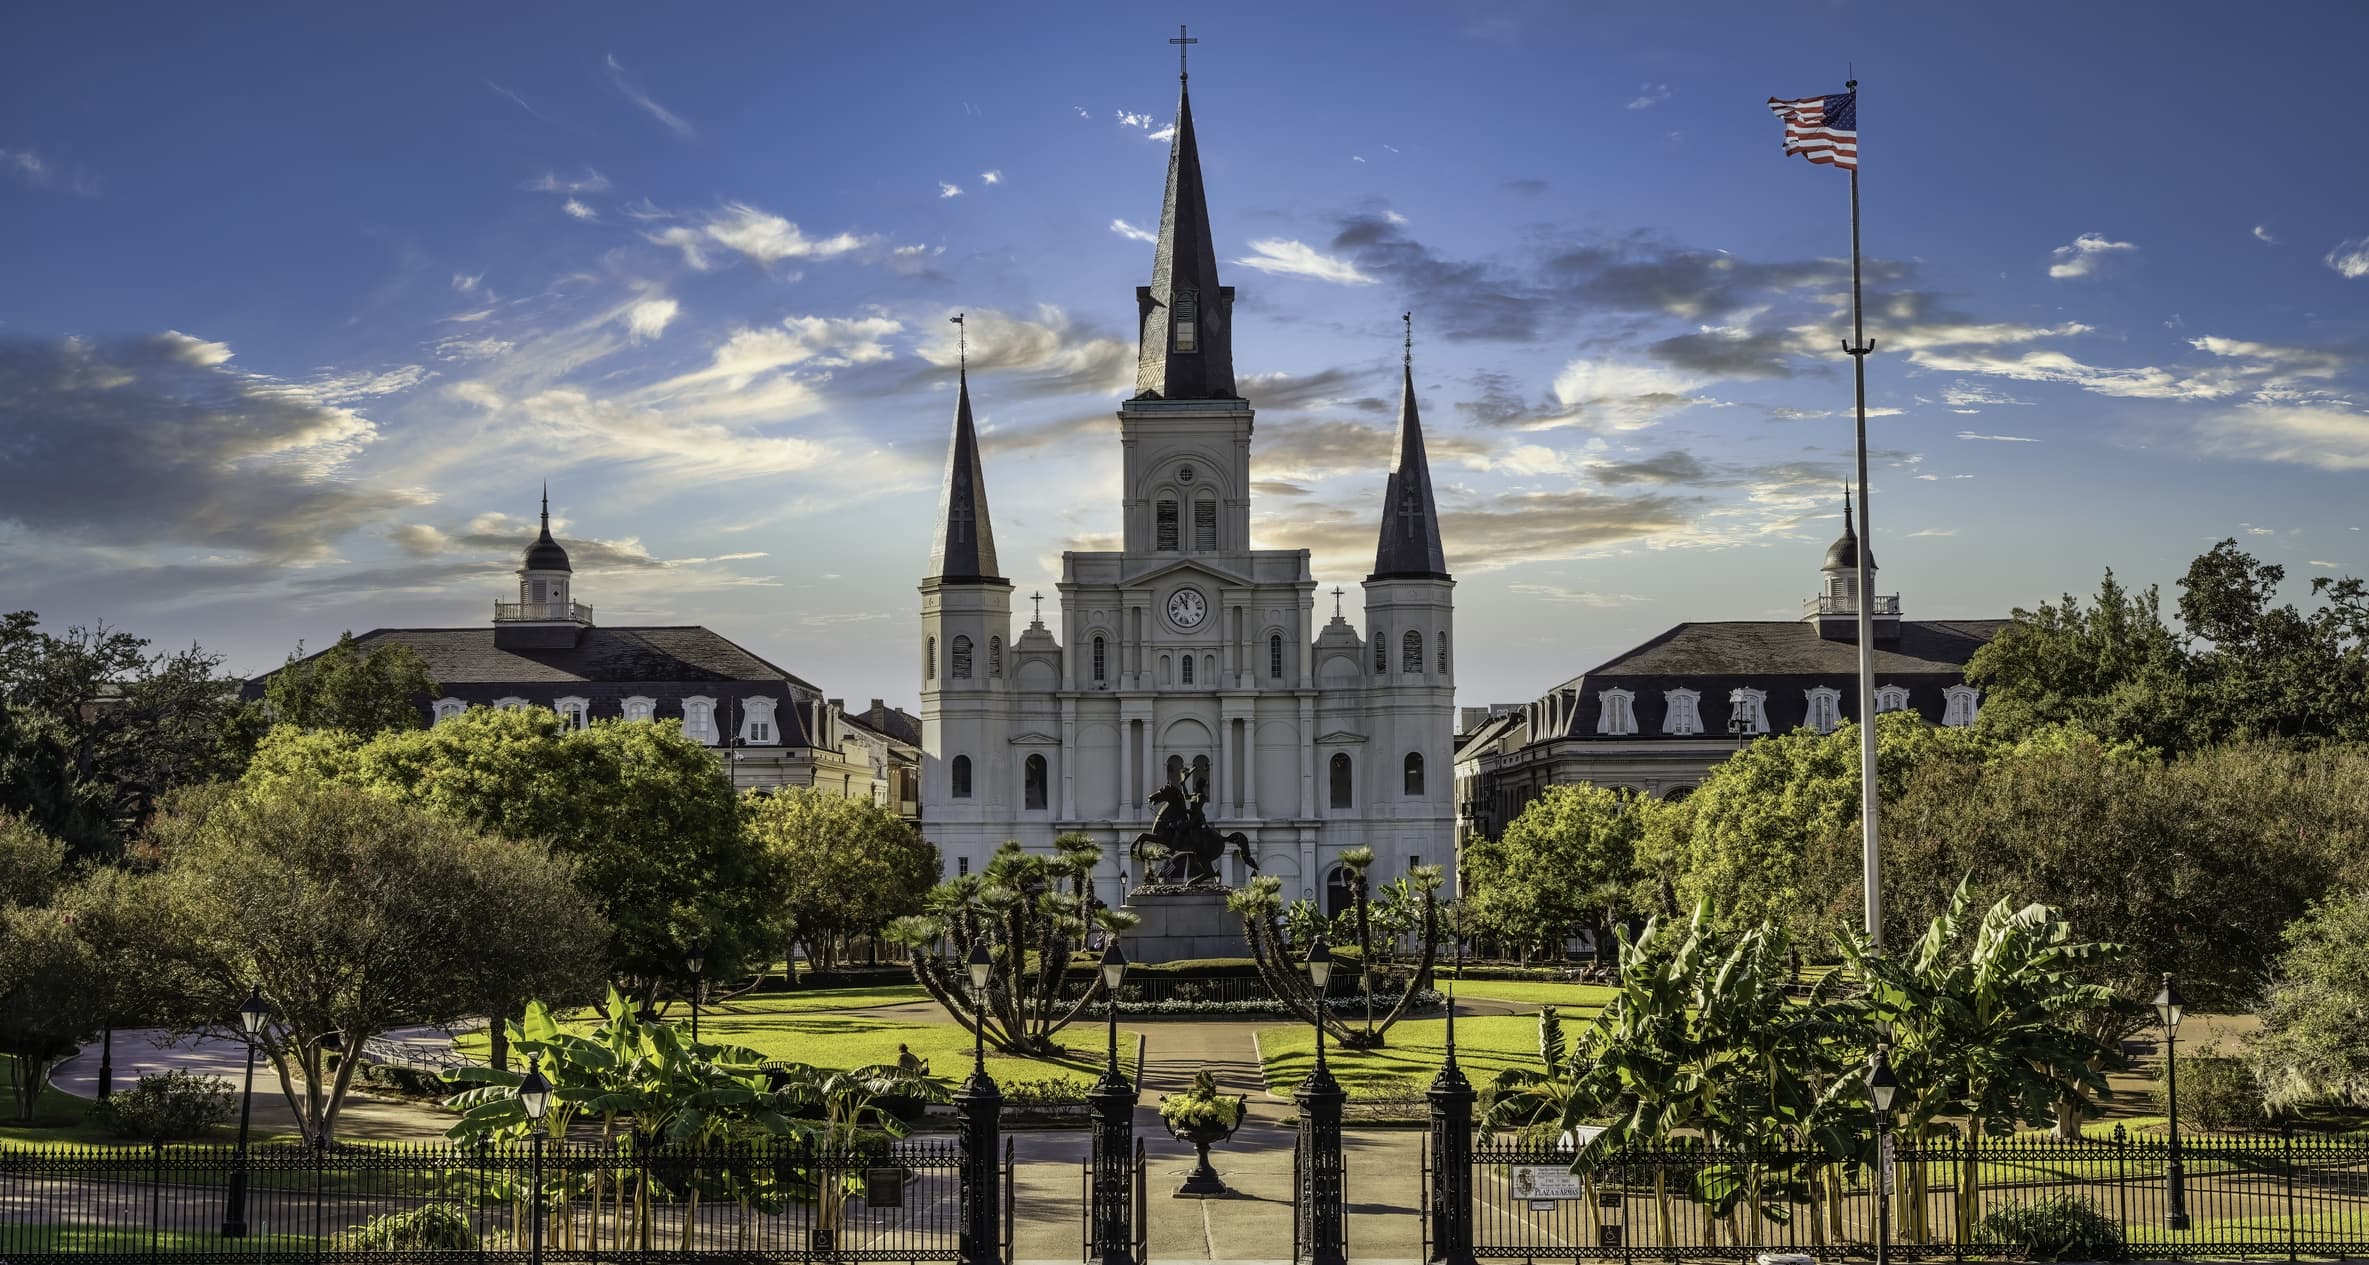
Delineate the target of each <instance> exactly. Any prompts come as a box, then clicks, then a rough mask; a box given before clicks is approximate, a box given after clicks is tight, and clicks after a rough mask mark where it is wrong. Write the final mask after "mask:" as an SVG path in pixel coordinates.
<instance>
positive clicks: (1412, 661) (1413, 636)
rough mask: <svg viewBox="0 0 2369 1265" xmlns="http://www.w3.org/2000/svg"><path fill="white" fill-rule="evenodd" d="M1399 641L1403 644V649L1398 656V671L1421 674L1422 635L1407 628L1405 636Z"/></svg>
mask: <svg viewBox="0 0 2369 1265" xmlns="http://www.w3.org/2000/svg"><path fill="white" fill-rule="evenodd" d="M1400 640H1401V641H1402V642H1403V643H1404V646H1405V649H1404V652H1403V653H1402V654H1401V655H1400V663H1399V671H1401V672H1421V671H1422V670H1423V634H1422V633H1419V632H1416V631H1415V630H1414V629H1412V628H1409V629H1408V630H1407V635H1406V636H1405V637H1403V638H1401V639H1400Z"/></svg>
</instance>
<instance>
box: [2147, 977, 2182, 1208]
mask: <svg viewBox="0 0 2369 1265" xmlns="http://www.w3.org/2000/svg"><path fill="white" fill-rule="evenodd" d="M2187 1005H2188V999H2187V998H2185V997H2182V996H2180V990H2179V989H2177V988H2174V987H2173V986H2172V977H2171V973H2170V972H2168V971H2167V972H2165V973H2164V977H2163V991H2162V992H2159V993H2157V994H2155V1017H2156V1018H2158V1019H2161V1020H2162V1021H2163V1079H2164V1090H2165V1093H2164V1100H2165V1102H2167V1103H2169V1104H2170V1108H2171V1130H2172V1147H2171V1162H2170V1163H2168V1164H2166V1165H2164V1176H2165V1178H2166V1184H2167V1188H2166V1190H2165V1194H2166V1196H2167V1197H2168V1200H2169V1207H2168V1209H2167V1210H2166V1211H2165V1213H2164V1216H2163V1228H2164V1229H2166V1230H2185V1229H2187V1228H2188V1189H2187V1171H2186V1168H2185V1166H2183V1165H2182V1164H2181V1163H2180V1012H2181V1011H2182V1010H2184V1009H2185V1008H2186V1007H2187Z"/></svg>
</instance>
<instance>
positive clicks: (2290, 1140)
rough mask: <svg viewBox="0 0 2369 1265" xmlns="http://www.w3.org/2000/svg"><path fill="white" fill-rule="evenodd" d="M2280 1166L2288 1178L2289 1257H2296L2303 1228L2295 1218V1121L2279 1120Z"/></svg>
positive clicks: (2291, 1258) (2283, 1118)
mask: <svg viewBox="0 0 2369 1265" xmlns="http://www.w3.org/2000/svg"><path fill="white" fill-rule="evenodd" d="M2279 1167H2280V1169H2282V1170H2283V1171H2284V1172H2285V1174H2286V1178H2287V1259H2288V1260H2289V1261H2290V1262H2292V1261H2293V1260H2294V1259H2295V1249H2296V1238H2297V1236H2299V1235H2300V1234H2301V1233H2302V1231H2303V1228H2302V1226H2301V1225H2300V1224H2298V1223H2297V1222H2296V1220H2295V1121H2294V1120H2293V1119H2291V1118H2287V1117H2281V1118H2280V1120H2279Z"/></svg>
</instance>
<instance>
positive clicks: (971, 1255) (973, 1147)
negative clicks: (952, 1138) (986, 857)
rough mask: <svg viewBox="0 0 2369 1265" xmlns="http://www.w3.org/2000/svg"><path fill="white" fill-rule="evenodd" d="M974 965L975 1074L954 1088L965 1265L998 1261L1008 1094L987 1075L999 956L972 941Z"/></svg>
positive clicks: (958, 1256) (983, 943) (991, 1264)
mask: <svg viewBox="0 0 2369 1265" xmlns="http://www.w3.org/2000/svg"><path fill="white" fill-rule="evenodd" d="M1016 951H1017V949H1016V948H1015V952H1016ZM969 965H970V974H971V1075H970V1079H968V1080H966V1081H964V1082H963V1083H962V1088H960V1089H958V1090H956V1091H955V1092H954V1111H955V1115H956V1117H957V1118H958V1119H959V1120H960V1122H961V1132H960V1134H959V1135H958V1137H957V1143H956V1145H957V1148H958V1150H959V1152H960V1156H961V1174H962V1177H961V1190H960V1206H961V1216H962V1234H961V1241H960V1246H959V1248H958V1251H957V1254H956V1259H957V1261H958V1262H959V1265H996V1263H997V1261H998V1259H999V1258H1000V1255H1001V1254H1000V1252H999V1250H998V1249H999V1248H1000V1247H1001V1246H1002V1245H1001V1243H1000V1242H999V1240H1000V1237H1001V1236H1000V1235H999V1234H998V1233H997V1225H996V1221H997V1217H996V1211H997V1203H996V1198H995V1166H996V1145H995V1144H996V1140H997V1135H998V1133H999V1132H1000V1129H999V1124H1000V1117H1001V1116H1002V1114H1003V1101H1004V1098H1003V1091H1002V1090H1000V1089H998V1088H996V1084H995V1082H994V1081H993V1080H991V1079H989V1078H988V1075H987V981H988V978H989V977H990V976H992V975H993V974H994V973H995V959H994V958H992V957H989V956H988V954H987V942H986V941H985V940H973V941H972V942H971V957H970V963H969ZM1014 965H1015V966H1016V965H1017V963H1015V964H1014Z"/></svg>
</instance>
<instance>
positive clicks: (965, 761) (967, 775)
mask: <svg viewBox="0 0 2369 1265" xmlns="http://www.w3.org/2000/svg"><path fill="white" fill-rule="evenodd" d="M948 774H949V776H950V777H951V779H952V780H953V782H954V798H956V799H969V798H970V797H971V758H970V757H969V756H967V755H958V756H956V757H954V765H953V767H952V768H951V769H949V770H948Z"/></svg>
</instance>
